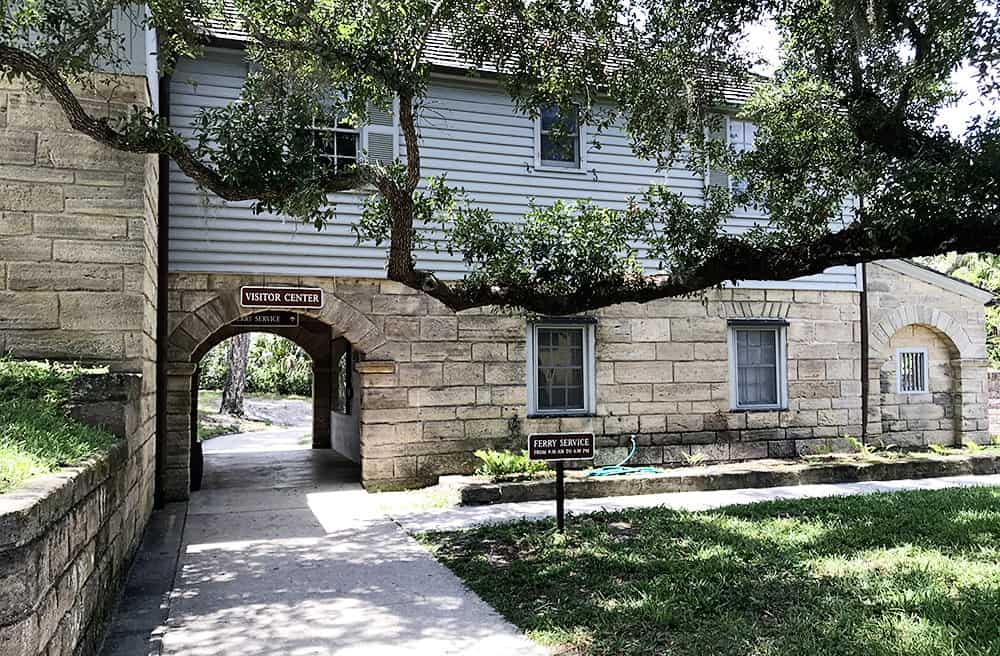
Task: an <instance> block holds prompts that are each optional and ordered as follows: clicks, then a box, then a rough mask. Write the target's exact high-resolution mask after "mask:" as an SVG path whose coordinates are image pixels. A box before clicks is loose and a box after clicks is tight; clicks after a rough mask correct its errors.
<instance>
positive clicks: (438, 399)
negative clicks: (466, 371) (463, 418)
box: [409, 387, 476, 407]
mask: <svg viewBox="0 0 1000 656" xmlns="http://www.w3.org/2000/svg"><path fill="white" fill-rule="evenodd" d="M475 402H476V388H475V387H415V388H412V389H410V391H409V404H410V405H412V406H418V407H419V406H426V405H431V406H434V405H454V406H461V405H472V404H474V403H475Z"/></svg>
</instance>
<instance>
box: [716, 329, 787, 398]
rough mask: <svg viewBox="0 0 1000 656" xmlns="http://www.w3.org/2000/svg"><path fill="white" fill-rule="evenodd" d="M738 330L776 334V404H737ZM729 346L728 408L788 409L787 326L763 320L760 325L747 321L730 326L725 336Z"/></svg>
mask: <svg viewBox="0 0 1000 656" xmlns="http://www.w3.org/2000/svg"><path fill="white" fill-rule="evenodd" d="M740 329H749V330H766V329H770V330H774V331H775V332H776V333H777V338H778V344H777V346H778V349H777V358H778V363H777V364H778V366H777V385H778V402H777V403H767V404H755V405H744V404H740V402H739V381H738V380H737V377H738V376H739V367H738V366H737V359H736V331H738V330H740ZM726 339H727V342H728V346H729V407H730V409H732V410H786V409H787V408H788V326H785V325H775V324H774V323H769V322H767V321H765V320H761V322H760V323H754V322H752V321H747V322H746V323H739V324H734V325H730V326H729V329H728V331H727V336H726Z"/></svg>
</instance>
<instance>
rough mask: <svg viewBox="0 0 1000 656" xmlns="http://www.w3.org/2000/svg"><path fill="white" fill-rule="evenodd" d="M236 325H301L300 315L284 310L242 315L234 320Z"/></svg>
mask: <svg viewBox="0 0 1000 656" xmlns="http://www.w3.org/2000/svg"><path fill="white" fill-rule="evenodd" d="M232 325H234V326H249V327H251V328H254V327H260V328H297V327H298V325H299V315H298V314H296V313H294V312H282V311H281V310H272V311H270V312H258V313H257V314H251V315H250V316H249V317H242V318H240V319H237V320H235V321H233V323H232Z"/></svg>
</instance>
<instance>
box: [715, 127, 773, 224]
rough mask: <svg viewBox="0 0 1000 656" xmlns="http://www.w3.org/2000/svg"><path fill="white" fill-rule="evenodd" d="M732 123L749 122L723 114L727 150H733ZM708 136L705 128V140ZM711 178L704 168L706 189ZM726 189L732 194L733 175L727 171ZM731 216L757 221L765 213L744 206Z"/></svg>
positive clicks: (734, 209)
mask: <svg viewBox="0 0 1000 656" xmlns="http://www.w3.org/2000/svg"><path fill="white" fill-rule="evenodd" d="M734 122H738V123H750V121H746V120H743V119H736V118H734V117H732V116H731V115H729V114H723V115H722V130H723V133H724V134H725V135H726V147H727V148H735V143H734V141H733V123H734ZM709 136H710V134H709V131H708V128H707V127H706V128H705V138H708V137H709ZM744 145H746V144H744ZM711 178H712V171H711V169H710V168H706V169H705V178H704V185H705V187H706V188H708V186H709V185H710V184H711ZM726 188H727V189H728V190H729V193H733V175H732V174H731V173H729V172H728V171H726ZM733 216H735V217H738V218H747V219H759V218H764V217H766V216H767V212H765V211H764V210H761V209H757V208H753V207H747V206H745V205H737V206H736V207H734V208H733Z"/></svg>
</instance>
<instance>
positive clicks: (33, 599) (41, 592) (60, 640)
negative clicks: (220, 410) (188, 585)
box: [0, 374, 152, 656]
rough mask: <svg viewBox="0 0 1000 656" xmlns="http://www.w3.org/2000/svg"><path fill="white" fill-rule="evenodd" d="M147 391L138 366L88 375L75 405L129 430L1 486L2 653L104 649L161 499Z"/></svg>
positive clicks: (79, 653)
mask: <svg viewBox="0 0 1000 656" xmlns="http://www.w3.org/2000/svg"><path fill="white" fill-rule="evenodd" d="M139 399H140V380H139V377H138V376H133V375H121V374H118V375H113V376H106V377H86V378H85V380H84V384H83V385H82V386H80V387H79V389H78V390H77V392H76V393H75V394H74V403H75V407H74V409H73V413H74V415H76V416H78V417H81V418H84V419H85V420H90V421H95V422H97V423H102V424H105V425H107V426H108V427H109V428H110V429H111V430H113V431H115V432H116V433H119V434H120V435H121V436H123V437H124V436H129V439H125V440H122V441H121V442H118V443H117V444H116V445H115V446H113V447H112V448H111V449H110V450H109V451H108V452H107V453H105V454H104V455H102V456H100V457H97V458H94V459H92V460H91V461H89V462H87V463H84V464H82V465H81V466H78V467H72V468H68V469H64V470H62V471H61V472H58V473H55V474H47V475H43V476H38V477H36V478H33V479H31V480H30V481H28V483H27V484H26V485H25V486H23V487H21V488H19V489H17V490H14V491H12V492H9V493H7V494H3V495H0V654H3V656H36V655H41V654H45V655H47V656H54V655H61V654H74V655H75V656H89V655H91V654H94V653H96V651H97V647H98V646H99V644H100V640H101V637H102V634H103V631H104V628H105V622H106V621H107V619H108V618H109V616H110V612H111V610H112V609H113V608H114V603H115V601H116V599H117V596H118V592H119V590H120V589H121V584H122V582H123V581H124V576H125V574H126V572H127V568H128V564H129V562H130V560H131V557H132V555H133V553H134V551H135V549H136V546H137V545H138V542H139V540H140V538H141V536H142V531H143V528H144V527H145V525H146V521H147V520H148V517H149V513H150V510H151V508H152V487H151V484H150V483H151V482H150V481H147V480H146V478H148V477H146V476H145V475H144V471H145V468H144V467H143V466H139V465H140V464H141V463H137V462H136V459H137V457H139V456H137V454H141V453H142V449H141V448H138V449H137V448H136V447H135V445H134V444H133V442H134V441H135V440H134V439H133V436H135V435H137V434H141V433H142V425H143V422H142V421H141V416H140V407H141V406H140V402H139Z"/></svg>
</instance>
